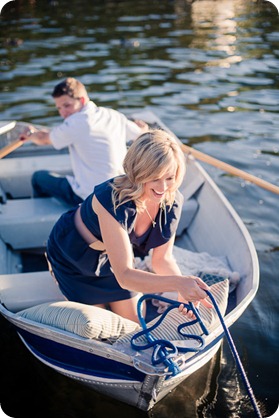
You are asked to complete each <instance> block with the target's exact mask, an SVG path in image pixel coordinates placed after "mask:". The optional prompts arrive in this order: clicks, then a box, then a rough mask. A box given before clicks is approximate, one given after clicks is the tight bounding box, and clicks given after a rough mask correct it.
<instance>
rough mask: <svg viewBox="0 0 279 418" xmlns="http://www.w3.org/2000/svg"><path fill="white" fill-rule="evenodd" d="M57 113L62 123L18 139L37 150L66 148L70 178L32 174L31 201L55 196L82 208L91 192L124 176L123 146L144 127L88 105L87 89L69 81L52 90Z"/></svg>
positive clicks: (123, 117)
mask: <svg viewBox="0 0 279 418" xmlns="http://www.w3.org/2000/svg"><path fill="white" fill-rule="evenodd" d="M52 97H53V98H54V101H55V104H56V107H57V109H58V111H59V114H60V116H61V117H62V118H63V119H64V122H63V123H62V124H61V125H59V126H57V127H55V128H53V129H51V130H36V129H35V128H34V127H31V128H30V132H29V133H30V135H22V136H21V139H23V140H25V139H28V140H31V141H32V142H34V143H36V144H37V145H47V144H52V145H53V147H54V148H56V149H58V150H59V149H62V148H65V147H68V148H69V152H70V158H71V163H72V170H73V176H70V175H68V176H61V175H60V174H58V173H54V172H50V171H47V170H40V171H37V172H35V173H34V174H33V177H32V186H33V190H34V197H50V196H54V197H56V198H58V199H62V200H64V201H65V202H66V203H68V204H70V205H73V206H74V205H76V204H79V203H81V202H82V201H83V200H84V199H85V198H86V197H87V196H88V195H89V194H90V193H92V191H93V189H94V186H95V185H96V184H99V183H101V182H103V181H105V180H107V179H109V178H111V177H114V176H117V175H119V174H121V173H123V169H122V163H123V159H124V157H125V154H126V152H127V148H126V143H127V141H129V140H134V139H136V138H137V137H138V136H139V135H140V134H141V133H142V132H144V131H146V130H147V128H148V126H147V125H146V124H145V122H143V121H135V122H133V121H130V120H128V119H127V118H126V116H124V115H123V114H122V113H120V112H118V111H116V110H113V109H109V108H104V107H98V106H96V104H95V103H94V102H93V101H90V100H89V97H88V93H87V91H86V88H85V86H84V85H83V84H82V83H81V82H80V81H78V80H76V79H75V78H67V79H66V80H64V81H62V82H61V83H59V84H58V85H57V86H56V87H55V88H54V90H53V93H52Z"/></svg>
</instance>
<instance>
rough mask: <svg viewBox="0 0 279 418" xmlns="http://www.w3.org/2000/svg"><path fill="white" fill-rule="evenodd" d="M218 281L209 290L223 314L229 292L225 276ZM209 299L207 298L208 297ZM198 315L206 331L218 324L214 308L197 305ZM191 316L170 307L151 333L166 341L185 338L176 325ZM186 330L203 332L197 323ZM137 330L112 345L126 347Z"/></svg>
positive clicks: (190, 319) (188, 320) (140, 340)
mask: <svg viewBox="0 0 279 418" xmlns="http://www.w3.org/2000/svg"><path fill="white" fill-rule="evenodd" d="M220 280H221V281H219V282H217V283H215V284H212V285H211V286H210V292H211V293H212V295H213V296H214V298H215V300H216V303H217V305H218V307H219V309H220V312H221V314H222V315H224V314H225V312H226V308H227V303H228V293H229V280H228V279H226V278H223V280H222V278H221V277H220ZM208 300H209V298H208ZM199 312H200V316H201V318H202V320H203V322H204V324H205V326H206V328H207V329H208V331H209V332H210V331H212V330H213V329H214V328H216V326H217V325H219V324H220V321H219V318H218V316H217V313H216V311H215V309H214V308H212V309H211V308H206V307H204V306H203V305H202V304H201V305H200V307H199ZM157 320H158V318H157V319H156V318H155V319H153V320H152V321H150V322H149V323H148V324H147V326H148V328H149V327H151V326H152V325H153V324H154V323H156V322H157ZM192 320H193V318H188V317H187V316H185V315H182V314H181V313H180V312H179V311H178V309H172V310H171V311H170V312H169V313H168V314H167V316H166V317H165V319H164V320H163V321H162V323H161V324H160V325H159V326H158V327H157V328H155V329H154V330H152V332H151V334H152V336H153V337H154V338H155V339H164V340H168V341H180V340H185V339H186V338H185V337H183V336H182V335H181V334H179V333H178V331H177V327H178V326H179V325H180V324H183V323H185V322H191V321H192ZM185 330H186V332H187V333H188V334H195V335H202V334H203V332H202V330H201V328H200V326H199V324H198V323H196V324H193V325H189V326H188V327H187V328H185ZM136 332H137V331H134V332H131V333H130V334H128V335H127V334H126V335H124V336H123V337H120V338H119V339H118V340H117V341H116V342H115V343H114V345H113V346H114V347H115V348H117V349H124V348H125V347H127V345H130V341H131V337H132V336H133V335H134V334H135V333H136ZM141 342H142V343H145V344H146V339H145V337H144V336H140V337H139V338H137V344H140V343H141Z"/></svg>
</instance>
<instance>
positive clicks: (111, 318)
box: [18, 301, 140, 340]
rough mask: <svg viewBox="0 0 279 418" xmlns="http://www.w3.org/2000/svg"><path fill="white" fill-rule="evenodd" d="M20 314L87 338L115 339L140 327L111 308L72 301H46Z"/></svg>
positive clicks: (19, 313)
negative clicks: (110, 309)
mask: <svg viewBox="0 0 279 418" xmlns="http://www.w3.org/2000/svg"><path fill="white" fill-rule="evenodd" d="M18 315H19V316H21V317H24V318H27V319H30V320H32V321H36V322H40V323H42V324H45V325H49V326H52V327H56V328H59V329H62V330H65V331H69V332H72V333H74V334H77V335H80V336H81V337H85V338H95V339H112V340H114V339H116V338H118V337H120V336H122V335H124V334H126V333H129V332H131V331H135V330H139V329H140V326H139V325H138V324H137V323H136V322H133V321H130V320H128V319H125V318H122V317H121V316H119V315H117V314H115V313H113V312H111V311H108V310H106V309H102V308H98V307H96V306H90V305H84V304H82V303H77V302H70V301H61V302H54V303H43V304H41V305H37V306H33V307H32V308H28V309H25V310H23V311H20V312H18Z"/></svg>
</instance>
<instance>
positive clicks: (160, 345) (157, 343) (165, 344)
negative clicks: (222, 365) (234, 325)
mask: <svg viewBox="0 0 279 418" xmlns="http://www.w3.org/2000/svg"><path fill="white" fill-rule="evenodd" d="M205 292H206V293H207V294H208V296H209V298H210V299H211V301H212V304H213V306H214V309H215V310H216V313H217V315H218V317H219V320H220V322H221V325H222V327H223V330H224V334H225V336H226V338H227V341H228V344H229V347H230V349H231V352H232V354H233V357H234V359H235V361H236V365H237V367H238V370H239V372H240V376H241V378H242V380H243V383H244V386H245V388H246V391H247V393H248V395H249V398H250V401H251V404H252V406H253V409H254V411H255V414H256V417H258V418H262V415H261V412H260V409H259V407H258V405H257V402H256V399H255V396H254V393H253V390H252V387H251V385H250V383H249V380H248V377H247V375H246V373H245V370H244V367H243V365H242V363H241V360H240V357H239V354H238V352H237V349H236V347H235V344H234V342H233V339H232V336H231V334H230V332H229V330H228V327H227V326H226V324H225V321H224V319H223V317H222V314H221V312H220V310H219V307H218V305H217V303H216V301H215V298H214V296H213V295H212V293H211V292H210V291H209V290H205ZM146 299H157V300H161V301H163V302H166V303H168V304H169V305H170V306H169V307H168V308H167V309H166V310H165V312H164V313H163V314H162V315H161V316H160V317H159V319H158V321H157V322H156V323H155V324H153V325H152V326H151V327H149V328H148V327H147V325H146V322H145V320H144V318H143V316H142V303H143V301H144V300H146ZM180 305H181V302H178V301H175V300H172V299H168V298H165V297H163V296H159V295H154V294H145V295H143V296H142V297H141V298H140V299H139V301H138V305H137V314H138V318H139V321H140V325H141V327H142V331H139V332H137V333H136V334H135V335H134V336H133V337H132V338H131V346H132V348H133V349H134V350H136V351H141V350H146V349H148V348H151V347H154V349H153V353H152V356H151V362H152V365H153V366H156V365H158V364H160V363H163V364H164V365H165V366H166V367H167V370H168V371H167V372H166V375H167V378H168V377H170V376H175V375H176V374H178V373H180V371H181V370H180V368H179V366H178V364H177V363H175V362H174V361H173V358H174V357H176V356H177V355H178V350H179V351H182V352H191V351H192V352H197V351H200V350H202V348H203V347H204V339H203V338H202V337H201V336H199V335H195V334H187V333H185V332H184V331H183V328H186V327H187V326H190V325H193V324H195V323H198V324H199V325H200V327H201V329H202V331H203V333H204V334H206V335H208V334H209V332H208V330H207V328H206V326H205V325H204V323H203V321H202V319H201V317H200V314H199V311H198V309H197V308H196V307H195V306H194V305H193V303H192V302H189V303H188V304H184V307H185V308H186V309H188V310H191V311H192V312H193V313H194V315H195V318H196V319H194V320H193V321H189V322H185V323H183V324H180V325H179V326H178V327H177V331H178V333H179V334H181V335H182V336H183V337H185V338H187V339H193V340H195V341H197V342H198V343H199V345H198V346H197V347H180V346H179V347H177V346H175V344H174V343H173V342H171V341H168V340H165V339H156V338H154V337H153V335H152V334H151V332H152V331H153V330H154V329H155V328H157V327H158V326H159V325H160V324H161V323H162V322H163V320H164V318H165V317H166V315H167V314H168V313H169V311H170V310H171V309H175V308H178V307H179V306H180ZM141 336H145V338H146V340H147V344H142V343H140V344H137V343H136V340H137V339H138V338H139V337H141Z"/></svg>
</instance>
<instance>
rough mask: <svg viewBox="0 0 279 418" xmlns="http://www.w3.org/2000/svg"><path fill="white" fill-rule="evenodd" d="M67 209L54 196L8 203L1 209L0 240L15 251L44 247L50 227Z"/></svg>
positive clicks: (9, 201) (66, 206)
mask: <svg viewBox="0 0 279 418" xmlns="http://www.w3.org/2000/svg"><path fill="white" fill-rule="evenodd" d="M69 208H70V206H68V205H66V204H64V203H62V202H60V201H59V200H58V199H55V198H53V197H49V198H48V197H47V198H36V199H14V200H7V201H6V203H5V204H2V205H1V207H0V237H1V238H2V240H3V241H4V242H5V243H6V244H7V245H10V246H11V247H12V248H13V249H14V250H20V249H31V248H41V247H45V246H46V242H47V239H48V236H49V234H50V231H51V229H52V227H53V225H54V224H55V222H56V221H57V219H58V218H59V217H60V215H61V214H62V213H64V212H66V211H67V210H68V209H69Z"/></svg>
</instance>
